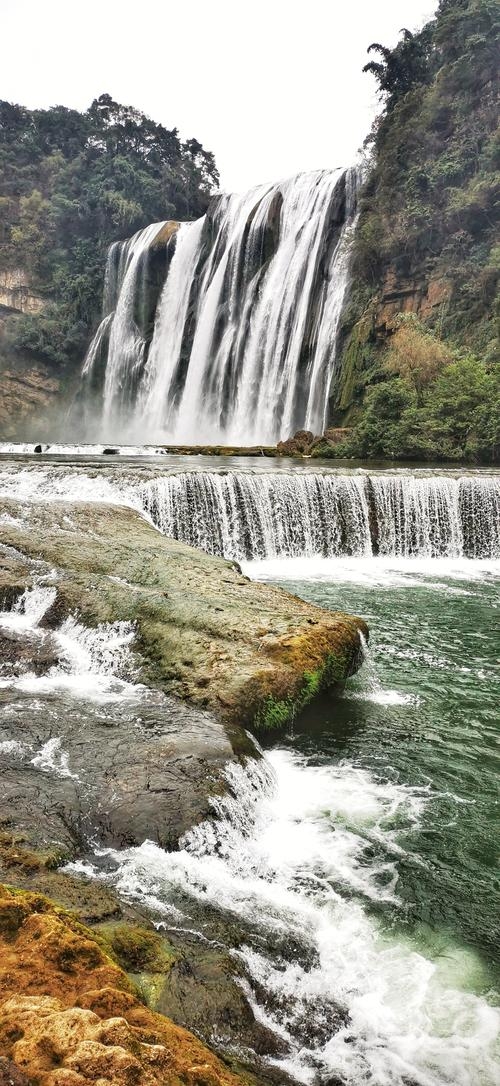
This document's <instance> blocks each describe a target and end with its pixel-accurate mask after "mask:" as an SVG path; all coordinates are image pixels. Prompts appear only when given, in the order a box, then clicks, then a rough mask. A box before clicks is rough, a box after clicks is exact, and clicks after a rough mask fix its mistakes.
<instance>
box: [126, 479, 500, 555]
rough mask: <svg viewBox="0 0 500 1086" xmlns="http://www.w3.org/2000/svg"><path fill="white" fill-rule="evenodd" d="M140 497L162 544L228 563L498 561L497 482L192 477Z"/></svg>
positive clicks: (163, 482) (152, 485)
mask: <svg viewBox="0 0 500 1086" xmlns="http://www.w3.org/2000/svg"><path fill="white" fill-rule="evenodd" d="M140 497H141V502H142V504H143V507H144V508H145V510H146V511H147V512H148V514H149V515H150V516H151V518H152V520H153V521H154V523H155V524H156V525H157V526H158V527H159V528H160V529H161V531H162V532H164V533H165V534H166V535H170V536H174V538H176V539H180V540H182V541H183V542H186V543H190V544H192V545H193V546H196V547H202V548H203V549H204V550H206V551H209V552H210V553H211V554H219V555H224V556H225V557H226V558H235V559H245V558H246V559H253V558H285V557H315V556H321V557H327V558H330V557H335V556H337V555H352V556H362V555H366V556H371V555H373V554H380V555H394V556H397V557H403V558H407V557H414V556H420V557H427V558H434V557H448V558H458V557H467V558H496V557H499V556H500V492H499V488H498V481H497V479H496V478H495V477H494V476H463V477H461V478H459V477H456V476H445V475H442V476H434V475H427V476H413V475H405V476H397V475H394V476H393V475H376V474H374V475H358V474H353V475H337V474H334V473H326V474H320V473H314V474H313V473H311V474H309V473H305V472H304V473H301V472H295V473H293V474H277V473H274V472H273V473H271V472H267V473H266V472H262V473H246V472H234V471H231V472H228V473H226V474H223V473H219V472H200V471H194V472H185V473H182V474H179V475H166V476H165V475H163V476H162V477H161V478H159V479H157V480H154V481H152V482H147V483H145V484H144V485H143V486H142V487H141V490H140Z"/></svg>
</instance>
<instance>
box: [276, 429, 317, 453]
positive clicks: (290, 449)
mask: <svg viewBox="0 0 500 1086" xmlns="http://www.w3.org/2000/svg"><path fill="white" fill-rule="evenodd" d="M314 440H315V438H314V434H313V433H312V432H311V430H297V433H296V434H294V435H293V437H289V438H287V440H286V441H278V445H277V453H278V456H303V455H304V454H305V455H308V454H309V453H310V451H311V447H312V444H313V442H314Z"/></svg>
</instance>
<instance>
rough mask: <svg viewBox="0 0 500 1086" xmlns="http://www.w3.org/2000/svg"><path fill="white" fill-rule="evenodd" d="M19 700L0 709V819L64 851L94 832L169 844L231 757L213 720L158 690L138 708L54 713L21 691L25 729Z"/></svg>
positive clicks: (43, 845)
mask: <svg viewBox="0 0 500 1086" xmlns="http://www.w3.org/2000/svg"><path fill="white" fill-rule="evenodd" d="M3 698H4V700H5V693H3ZM20 705H22V696H21V695H19V698H18V700H17V702H16V704H15V705H14V707H13V708H10V707H9V706H5V705H4V707H3V711H2V713H1V717H0V743H2V744H3V749H2V761H3V787H2V791H1V793H0V826H1V827H3V828H4V829H8V830H10V831H12V832H16V833H19V834H22V836H23V838H24V840H25V841H26V842H27V843H28V844H29V845H30V847H32V848H35V849H37V850H39V849H55V850H56V851H57V852H58V854H60V855H61V856H66V857H71V856H73V855H74V854H75V852H76V851H77V850H79V849H80V850H81V849H82V848H84V847H85V845H86V842H87V841H88V840H89V839H90V838H93V837H97V839H98V840H99V841H100V842H101V843H102V844H104V845H112V846H113V847H126V846H130V845H140V844H142V842H143V841H144V840H146V839H149V840H152V841H155V842H156V843H157V844H158V845H160V846H161V847H163V848H167V849H171V848H176V847H177V844H178V841H179V839H180V837H182V835H183V834H184V833H186V831H187V830H189V829H191V828H192V827H193V826H194V825H196V824H197V823H198V822H200V821H201V820H202V819H204V818H206V817H208V815H209V814H210V812H211V806H210V797H211V796H212V795H213V794H214V792H217V791H221V790H223V789H224V788H225V778H224V770H225V767H226V766H227V765H228V763H229V762H230V761H232V760H235V758H236V755H235V753H234V750H233V746H232V744H231V742H230V740H229V739H228V737H227V735H226V732H225V729H224V727H223V725H222V724H221V723H220V722H219V721H216V720H215V719H214V718H213V717H212V716H210V715H209V714H208V713H205V712H202V711H201V710H196V709H191V708H187V707H186V706H183V705H182V704H179V703H178V702H176V701H174V700H173V699H170V698H166V697H162V696H157V697H156V698H153V700H152V701H151V702H147V701H146V703H144V702H143V703H142V706H141V708H140V713H141V716H139V715H138V714H139V708H138V705H137V704H134V703H132V705H129V707H128V708H127V707H126V706H125V707H123V706H120V707H119V708H117V709H116V710H115V712H114V713H113V712H112V710H111V709H109V710H107V711H105V710H99V709H95V710H94V711H93V713H92V714H85V712H84V711H82V710H79V708H78V706H77V705H76V704H75V703H72V704H70V705H68V713H67V717H66V719H64V720H63V721H61V719H60V718H59V722H58V723H57V721H56V722H54V720H53V719H52V717H51V716H49V715H48V714H47V709H46V706H45V705H44V704H43V703H41V702H37V701H36V700H32V701H31V702H30V701H29V700H28V701H27V702H26V711H25V712H24V713H23V715H22V719H23V730H22V735H20V734H19V731H18V726H17V715H18V711H19V706H20ZM61 726H63V728H64V734H63V735H61V736H60V735H58V734H57V733H58V731H60V729H61Z"/></svg>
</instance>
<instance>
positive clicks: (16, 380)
mask: <svg viewBox="0 0 500 1086" xmlns="http://www.w3.org/2000/svg"><path fill="white" fill-rule="evenodd" d="M217 182H218V174H217V170H216V166H215V162H214V158H213V155H212V154H211V153H210V152H208V151H205V150H204V148H203V147H202V145H201V144H200V143H199V142H198V141H197V140H195V139H190V140H187V141H185V142H183V141H181V140H180V139H179V136H178V133H177V131H176V129H173V130H171V131H170V130H167V129H165V128H163V126H162V125H160V124H156V123H155V122H154V121H151V120H150V119H149V118H148V117H146V116H144V114H142V113H140V112H139V111H138V110H135V109H133V108H131V107H128V106H122V105H120V104H118V103H117V102H114V101H113V100H112V99H111V98H110V96H109V95H107V94H104V95H101V97H100V98H98V99H96V100H95V101H94V102H93V103H92V105H91V106H90V108H89V109H88V110H87V111H86V112H84V113H79V112H78V111H77V110H73V109H66V108H65V107H64V106H55V107H54V108H53V109H48V110H29V109H25V108H24V107H23V106H19V105H13V104H11V103H9V102H1V101H0V403H1V406H0V432H1V433H2V435H3V436H4V437H8V436H11V435H12V434H14V433H15V432H16V427H17V426H18V425H19V422H20V425H21V429H22V428H23V426H24V422H25V421H27V420H29V418H30V416H31V417H33V416H36V417H39V416H40V415H48V416H50V414H51V412H52V410H53V409H58V408H59V407H60V404H61V400H63V399H64V398H65V397H67V396H68V394H69V393H70V392H71V387H72V382H73V381H74V378H75V375H76V373H77V372H78V369H79V365H80V363H81V360H82V358H83V356H84V354H85V350H86V347H87V345H88V342H89V338H90V334H91V331H92V330H93V328H94V327H95V326H96V324H97V323H98V319H99V316H100V310H101V302H102V290H103V279H104V269H105V265H106V253H107V250H108V247H109V245H110V244H111V243H112V242H113V241H117V240H119V239H122V238H124V237H128V236H130V235H131V234H133V233H134V232H135V231H136V230H139V229H142V228H143V227H144V226H145V225H147V223H150V222H155V221H158V220H163V219H169V218H170V219H194V218H197V217H198V216H199V215H201V214H203V213H204V211H205V209H206V207H207V204H208V200H209V197H210V193H211V192H212V190H213V188H214V186H216V184H217Z"/></svg>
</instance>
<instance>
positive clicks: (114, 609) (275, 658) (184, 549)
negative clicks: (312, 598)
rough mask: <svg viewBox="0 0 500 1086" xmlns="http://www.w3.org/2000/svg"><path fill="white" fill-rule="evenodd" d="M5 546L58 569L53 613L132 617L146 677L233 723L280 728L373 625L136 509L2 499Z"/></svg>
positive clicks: (345, 672) (336, 679)
mask: <svg viewBox="0 0 500 1086" xmlns="http://www.w3.org/2000/svg"><path fill="white" fill-rule="evenodd" d="M0 509H1V511H3V512H4V514H7V518H6V520H5V523H4V524H3V525H2V529H1V538H2V539H3V541H4V543H6V544H9V545H10V546H12V547H14V548H16V549H17V550H18V551H19V552H20V553H21V554H23V555H25V556H27V557H29V558H36V559H38V560H40V559H42V560H44V561H45V562H47V563H48V564H49V565H50V567H52V568H55V569H56V570H58V571H59V572H58V574H57V576H56V577H55V578H54V583H55V587H56V590H57V600H56V603H55V604H54V606H53V608H52V609H51V611H50V612H49V613H48V615H47V616H46V619H45V620H44V621H45V622H51V623H52V624H57V623H58V622H59V621H60V620H61V618H62V617H63V616H64V615H67V614H69V613H72V612H78V613H79V614H80V616H81V617H82V619H83V621H84V622H86V623H87V624H90V625H94V624H96V623H98V622H109V621H111V622H114V621H117V620H127V621H133V622H135V623H136V626H137V647H138V648H139V650H140V652H141V654H142V655H143V657H144V659H145V664H144V666H143V668H142V676H143V678H144V679H145V680H146V681H148V682H149V683H153V684H155V683H156V684H159V685H161V687H162V688H163V689H164V690H165V691H166V692H167V693H169V694H175V695H177V696H178V697H181V698H183V699H185V700H187V701H189V702H191V703H192V704H195V705H197V706H199V707H202V708H209V709H211V710H213V711H215V712H216V713H217V714H218V715H219V716H220V717H222V718H223V719H224V720H225V721H227V722H231V723H234V724H237V725H245V726H250V727H253V728H264V729H265V728H268V727H273V726H282V725H284V724H286V723H287V722H288V721H289V720H291V719H293V717H294V715H295V714H296V713H297V712H298V711H299V710H300V709H301V708H302V707H303V706H304V705H306V704H307V703H308V702H309V701H311V700H312V698H313V697H314V696H315V695H316V694H317V693H318V692H319V691H320V690H322V689H324V688H325V687H327V686H332V685H335V684H338V683H342V682H344V681H345V680H346V678H347V677H348V676H349V675H350V674H351V673H352V672H353V671H354V670H355V669H356V667H357V666H358V664H359V659H360V655H359V654H360V639H359V631H360V630H362V631H363V632H365V633H366V625H365V623H364V622H363V621H362V620H361V619H358V618H353V617H352V616H349V615H345V614H340V613H333V612H330V611H323V610H322V609H321V608H319V607H315V606H313V605H312V604H309V603H306V602H305V601H304V600H300V599H297V598H296V597H295V596H292V595H291V594H290V593H287V592H284V591H283V590H282V589H278V588H274V587H272V586H271V585H264V584H258V583H256V582H253V581H250V580H249V579H248V578H247V577H244V576H243V574H242V573H241V572H240V571H239V569H238V568H237V566H236V565H235V564H234V563H233V562H228V561H226V560H224V559H220V558H214V557H212V556H209V555H207V554H205V553H203V552H201V551H198V550H195V549H194V548H192V547H188V546H186V545H185V544H182V543H179V542H177V541H175V540H172V539H168V538H166V537H165V536H162V535H160V534H159V533H158V532H157V531H156V530H155V529H154V528H153V527H152V526H151V525H150V524H148V523H147V522H146V521H145V520H144V519H143V518H142V517H141V516H140V515H139V513H136V512H135V511H134V510H133V509H129V508H120V507H106V506H104V505H99V504H93V505H89V504H85V503H63V502H50V503H43V502H39V503H21V502H15V501H12V500H8V499H4V500H2V502H1V503H0Z"/></svg>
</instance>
